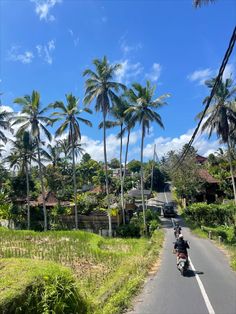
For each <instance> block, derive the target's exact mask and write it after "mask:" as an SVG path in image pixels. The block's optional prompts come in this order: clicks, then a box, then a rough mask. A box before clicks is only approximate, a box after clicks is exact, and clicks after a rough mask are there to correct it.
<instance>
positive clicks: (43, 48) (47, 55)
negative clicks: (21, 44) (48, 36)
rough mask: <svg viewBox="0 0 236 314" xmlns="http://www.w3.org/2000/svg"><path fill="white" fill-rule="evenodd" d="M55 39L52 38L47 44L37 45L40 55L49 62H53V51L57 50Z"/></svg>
mask: <svg viewBox="0 0 236 314" xmlns="http://www.w3.org/2000/svg"><path fill="white" fill-rule="evenodd" d="M55 48H56V46H55V41H54V40H50V41H48V43H47V44H46V45H37V46H36V49H37V52H38V56H39V57H40V58H42V59H43V60H44V61H45V62H47V63H48V64H52V61H53V59H52V52H53V51H54V50H55Z"/></svg>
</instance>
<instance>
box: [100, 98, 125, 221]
mask: <svg viewBox="0 0 236 314" xmlns="http://www.w3.org/2000/svg"><path fill="white" fill-rule="evenodd" d="M128 108H129V104H128V102H127V100H126V99H125V96H124V95H123V96H121V97H119V98H118V101H115V105H114V106H113V107H112V109H111V112H110V113H111V115H112V116H113V117H114V118H115V121H106V128H107V129H108V128H114V127H117V126H119V127H120V131H119V133H118V135H117V137H118V138H119V139H120V186H121V209H122V216H123V217H122V218H123V223H124V224H125V209H124V207H125V206H124V180H123V173H124V171H125V169H124V171H123V167H122V155H123V136H124V133H125V129H124V127H125V126H126V123H127V122H128V120H129V118H128V117H127V115H125V111H126V110H127V109H128ZM99 128H103V122H102V123H100V125H99Z"/></svg>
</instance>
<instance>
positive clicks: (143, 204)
mask: <svg viewBox="0 0 236 314" xmlns="http://www.w3.org/2000/svg"><path fill="white" fill-rule="evenodd" d="M144 131H145V128H144V123H142V139H141V158H140V161H141V169H140V174H141V195H142V206H143V225H144V233H145V234H146V233H147V226H146V211H145V199H144V182H143V144H144Z"/></svg>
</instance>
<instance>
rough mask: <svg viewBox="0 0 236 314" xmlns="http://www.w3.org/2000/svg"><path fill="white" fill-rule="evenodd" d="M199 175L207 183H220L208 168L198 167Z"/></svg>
mask: <svg viewBox="0 0 236 314" xmlns="http://www.w3.org/2000/svg"><path fill="white" fill-rule="evenodd" d="M198 175H199V177H200V178H201V179H202V180H204V181H206V182H207V183H219V180H217V179H215V178H214V177H213V176H212V175H211V174H210V173H209V172H208V171H207V170H206V169H198Z"/></svg>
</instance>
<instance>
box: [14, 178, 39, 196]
mask: <svg viewBox="0 0 236 314" xmlns="http://www.w3.org/2000/svg"><path fill="white" fill-rule="evenodd" d="M10 188H11V192H10V194H9V196H10V198H12V199H15V198H18V197H19V198H26V194H27V191H26V177H25V174H24V173H19V174H18V176H16V177H13V178H11V180H10ZM29 189H30V191H31V192H32V193H33V192H35V191H36V188H35V183H34V181H33V180H32V178H31V177H29Z"/></svg>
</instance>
